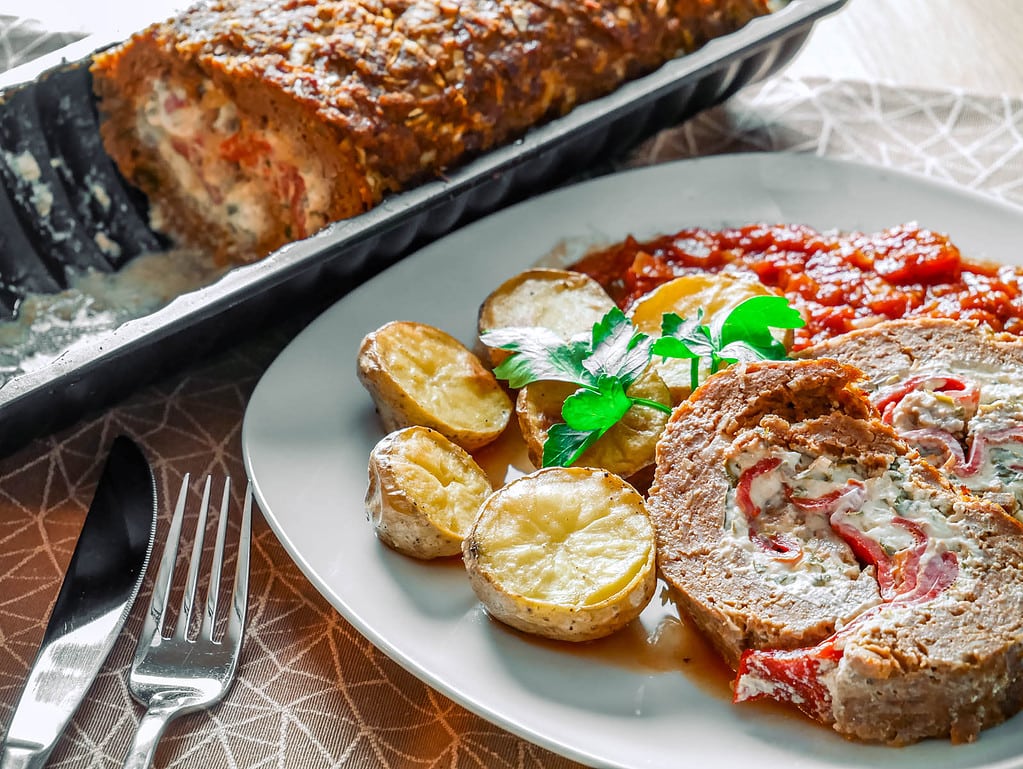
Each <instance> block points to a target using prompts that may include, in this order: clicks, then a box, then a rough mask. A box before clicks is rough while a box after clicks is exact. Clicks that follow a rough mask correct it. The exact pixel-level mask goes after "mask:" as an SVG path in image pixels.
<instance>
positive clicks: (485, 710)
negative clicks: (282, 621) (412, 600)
mask: <svg viewBox="0 0 1023 769" xmlns="http://www.w3.org/2000/svg"><path fill="white" fill-rule="evenodd" d="M793 162H794V163H796V164H800V165H802V164H806V165H808V166H814V165H818V166H819V167H823V168H830V169H843V170H844V171H845V172H854V173H866V174H868V175H874V176H875V177H876V178H877V179H878V180H883V181H881V182H880V183H885V184H888V183H894V184H896V185H898V184H902V183H908V184H910V185H920V186H921V187H922V188H928V187H929V188H932V189H934V190H936V191H937V192H939V194H942V195H951V196H953V197H955V198H960V199H962V200H969V201H972V202H974V203H979V204H981V205H983V206H984V207H987V208H992V209H996V210H999V211H1001V212H1002V213H1005V214H1008V215H1011V216H1013V217H1017V218H1019V219H1020V221H1021V223H1023V206H1018V205H1016V204H1014V203H1012V202H1009V201H1006V200H1004V199H1001V198H998V197H995V196H993V195H991V194H989V193H986V192H984V191H982V190H972V189H969V188H966V187H963V186H961V185H958V184H956V183H954V182H950V181H947V180H944V179H939V178H934V177H928V176H924V175H922V174H918V173H915V172H912V171H907V170H904V169H898V168H893V167H888V166H880V165H875V164H870V163H865V162H861V161H857V160H849V159H845V158H835V157H827V156H821V155H813V154H809V153H805V152H797V151H783V152H743V153H730V154H723V155H713V156H701V157H696V158H687V159H681V160H674V161H669V162H665V163H659V164H656V165H651V166H643V167H638V168H630V169H626V170H622V171H619V172H617V173H614V174H609V175H606V176H601V177H597V178H593V179H588V180H585V181H582V182H579V183H576V184H572V185H566V186H564V187H561V188H558V189H555V190H552V191H549V192H546V193H544V194H542V195H539V196H536V197H533V198H529V199H527V200H524V201H521V202H519V203H516V204H514V205H512V206H509V207H506V208H504V209H501V210H499V211H497V212H495V213H492V214H490V215H488V216H486V217H483V218H481V219H479V220H476V221H474V222H472V223H470V224H468V225H465V226H463V227H461V228H458V229H456V230H454V231H452V232H450V233H448V234H447V235H445V236H443V237H441V238H439V239H438V240H436V241H434V242H432V243H430V244H428V245H427V246H424V247H423V248H421V249H419V250H417V251H416V252H414V253H412V254H410V255H408V256H406V257H405V258H404V259H402V260H400V261H399V262H397V263H396V264H394V265H392V266H391V267H389V268H387V269H386V270H384V271H383V272H381V273H378V274H377V275H375V276H373V277H371V278H370V279H369V280H367V281H366V282H364V283H362V284H360V285H358V286H356V287H355V288H353V289H352V291H350V292H349V293H347V294H346V295H345V296H344V297H342V298H341V299H339V300H338V301H337V302H335V303H334V304H333V305H331V306H330V307H329V308H327V309H326V310H325V311H324V312H323V313H321V315H319V316H318V317H317V318H316V319H314V320H313V321H312V322H311V323H310V324H308V326H306V327H305V328H304V329H303V330H302V331H301V332H299V333H298V334H297V335H296V336H295V337H294V338H293V339H291V340H290V341H289V342H288V343H287V345H285V347H284V348H283V349H282V350H281V351H280V353H279V354H278V355H277V357H276V358H275V360H274V361H273V362H272V363H271V364H270V365H269V366H268V367H267V368H266V369H265V370H264V372H263V374H262V375H261V377H260V379H259V382H258V383H257V385H256V387H255V388H254V389H253V391H252V394H251V395H250V399H249V403H248V404H247V406H246V410H245V417H244V420H243V425H242V453H243V458H244V463H245V468H246V472H247V474H248V476H249V478H250V479H251V481H252V484H253V489H254V492H255V495H256V499H257V502H258V503H259V507H260V509H261V510H262V511H263V515H264V518H265V519H266V520H267V523H268V524H269V526H270V528H271V530H272V531H273V532H274V535H275V536H276V537H277V538H278V540H279V541H280V542H281V544H282V546H283V547H284V548H285V550H286V551H287V552H288V555H289V556H290V557H291V558H292V559H293V560H294V561H295V563H296V564H297V565H298V567H299V569H300V570H301V571H302V572H303V574H304V576H305V577H306V578H307V579H309V581H310V582H311V583H312V584H313V585H314V586H315V587H316V589H317V590H318V591H319V592H320V593H321V595H322V596H323V597H324V599H325V600H326V601H327V602H328V603H329V604H330V605H331V606H332V607H333V608H334V609H335V610H336V611H338V613H339V614H341V616H342V617H344V618H345V619H346V620H347V621H348V622H350V623H351V624H352V625H353V626H354V627H355V628H356V629H357V630H358V631H359V632H360V633H361V634H362V635H363V636H364V637H366V638H367V640H369V641H370V642H371V643H372V644H373V645H374V646H375V647H376V648H378V649H379V650H380V651H382V652H383V653H384V654H385V655H386V656H388V657H389V658H390V659H391V660H393V661H394V662H396V663H397V664H399V665H400V666H401V667H402V668H404V669H405V670H407V671H408V672H410V673H411V674H412V675H414V676H415V677H416V678H418V679H419V680H420V681H422V682H424V683H425V684H427V685H429V686H431V687H433V688H435V689H437V690H438V691H440V692H441V693H442V694H444V695H445V696H447V697H449V698H450V699H452V700H453V701H455V702H457V703H458V704H459V705H461V706H463V707H465V708H466V709H467V710H469V711H471V712H473V713H475V714H476V715H479V716H480V717H482V718H484V719H486V720H488V721H490V722H491V723H494V724H496V725H498V726H499V727H501V728H503V729H506V730H508V731H509V732H512V733H513V734H515V735H517V736H519V737H521V738H522V739H524V740H527V741H528V742H530V743H533V744H535V745H539V746H541V747H543V748H546V749H548V750H551V751H552V752H554V753H556V754H558V755H561V756H564V757H566V758H569V759H572V760H575V761H578V762H582V763H586V764H588V765H594V766H607V767H614V768H615V769H634V768H635V767H639V766H646V764H645V763H643V762H640V763H628V764H625V763H613V762H609V761H608V760H607V759H606V758H603V757H602V756H600V755H598V754H596V753H593V752H588V751H586V750H584V749H581V748H579V747H578V746H576V745H573V744H569V743H566V742H564V741H563V740H559V739H556V738H553V737H551V736H549V735H547V734H544V733H538V732H537V731H536V730H535V729H533V728H532V727H530V726H528V725H526V724H524V723H522V722H521V720H519V719H516V718H512V717H509V716H508V715H507V714H505V713H502V712H500V709H496V710H495V709H494V708H493V707H491V706H488V705H487V704H485V703H482V702H480V701H479V699H478V698H476V697H474V696H472V695H471V694H468V693H466V692H463V691H462V690H461V689H460V688H458V687H457V686H453V685H451V684H449V683H447V682H445V681H444V679H443V678H442V677H440V676H439V675H438V674H436V673H435V672H434V671H432V670H430V669H427V668H424V667H423V666H422V665H421V664H419V662H418V661H416V660H415V659H413V658H411V657H409V656H408V654H406V653H405V652H404V651H403V650H402V649H401V645H400V644H396V643H395V642H394V641H392V640H391V639H389V638H386V637H384V636H382V635H380V633H378V632H377V631H376V630H375V629H374V627H373V626H372V623H371V622H370V621H369V620H367V619H366V618H365V617H363V616H362V614H361V613H360V612H359V611H358V610H356V609H354V608H353V607H352V606H351V605H350V604H349V603H348V602H347V601H345V600H344V599H343V598H342V597H341V596H339V595H337V592H336V591H335V590H334V589H333V588H332V587H331V586H330V585H329V584H328V583H327V582H326V580H325V578H324V576H323V575H321V574H320V573H319V571H318V570H317V569H316V568H315V567H314V565H313V564H311V563H310V562H309V561H308V559H307V558H306V557H305V556H304V555H303V554H302V553H301V552H300V550H299V549H298V548H297V547H296V545H295V543H294V541H293V540H292V538H291V537H290V536H289V534H288V532H287V530H286V526H285V525H284V523H283V522H282V521H281V520H280V519H279V518H278V516H277V515H276V514H275V513H274V512H273V509H272V505H271V504H270V500H268V499H267V498H266V496H265V495H264V493H263V488H262V486H261V484H260V483H259V479H258V477H257V472H256V470H257V468H256V462H255V460H254V459H253V454H252V451H251V439H252V434H253V418H252V416H251V414H252V413H254V411H253V404H254V403H256V404H259V402H260V397H262V396H261V388H264V387H265V386H266V385H265V383H267V382H271V381H273V377H272V376H271V372H274V371H275V370H277V369H276V368H275V367H277V365H278V362H279V361H281V359H282V358H285V360H286V353H287V352H288V350H289V349H290V348H292V346H294V345H296V344H301V343H302V340H304V339H308V338H309V336H310V335H311V334H312V333H315V332H313V331H311V330H312V329H313V328H314V327H318V325H319V324H321V323H323V324H325V325H327V324H329V323H330V319H331V318H332V317H333V313H335V312H338V310H337V309H336V308H338V307H339V306H345V305H346V304H351V303H354V302H356V301H358V298H359V297H363V296H365V295H367V294H372V293H373V292H374V291H376V290H377V289H378V287H379V286H380V285H382V284H385V283H386V282H388V281H390V280H393V278H389V277H388V276H393V275H394V274H395V273H399V274H400V272H401V271H403V270H407V269H409V267H403V265H408V264H415V263H416V261H417V260H425V259H431V258H437V257H433V256H432V255H433V254H434V253H436V252H437V251H438V249H439V248H441V247H442V245H443V244H444V243H446V242H449V241H451V240H452V239H454V238H465V239H472V238H474V237H478V236H479V234H480V233H481V232H486V230H487V229H489V228H491V227H493V226H494V224H493V222H494V220H497V219H501V220H505V219H513V218H514V217H516V216H519V215H521V213H522V211H523V210H529V209H530V208H532V207H535V206H542V205H544V204H545V203H550V202H552V201H556V200H558V199H559V198H562V197H564V196H572V195H576V194H578V193H579V191H580V190H582V189H587V190H592V189H599V188H600V187H602V186H605V185H615V184H616V183H618V182H620V181H621V180H622V179H623V178H626V177H628V178H636V177H642V176H644V175H648V174H653V173H657V174H669V175H670V174H675V173H680V172H681V173H684V172H685V170H687V169H691V168H693V167H695V166H697V165H711V166H713V165H717V164H721V163H740V164H741V163H753V164H756V165H758V166H763V165H765V164H766V165H771V164H777V163H780V164H782V165H784V164H788V163H793ZM885 177H891V179H892V180H894V182H890V181H889V180H886V179H885ZM681 218H683V217H680V219H681ZM899 223H900V222H898V221H894V220H893V221H892V223H891V226H895V225H896V224H899ZM684 226H686V225H685V224H682V223H680V224H679V225H678V226H677V227H676V229H680V228H681V227H684ZM952 237H953V242H955V236H954V233H952ZM354 365H355V364H354V360H353V361H352V367H353V369H354ZM257 396H259V397H257ZM367 397H368V396H367ZM381 435H382V433H381ZM1010 720H1012V719H1010ZM814 728H821V727H819V726H815V727H814ZM987 731H990V730H987ZM985 733H986V732H985ZM939 742H940V741H939ZM865 747H868V748H869V746H865ZM882 750H883V751H889V750H891V749H890V748H882ZM884 754H885V753H884V752H882V753H881V754H880V755H884ZM977 766H983V767H985V769H1019V768H1020V767H1023V756H1020V757H1018V758H1010V759H1005V760H998V761H996V762H993V763H990V762H989V763H983V764H977Z"/></svg>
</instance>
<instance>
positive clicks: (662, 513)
mask: <svg viewBox="0 0 1023 769" xmlns="http://www.w3.org/2000/svg"><path fill="white" fill-rule="evenodd" d="M860 376H861V374H860V372H859V371H857V370H856V369H854V368H852V367H849V366H843V365H841V364H838V363H834V362H828V363H825V362H807V363H802V364H791V363H790V364H786V365H777V364H773V365H754V364H751V365H747V366H741V367H736V368H734V369H730V370H728V371H725V372H722V373H721V374H718V375H716V376H714V377H711V378H710V379H709V380H708V381H707V382H706V383H705V384H703V385H702V386H701V387H700V388H699V390H698V391H697V392H696V393H695V394H694V395H693V396H692V397H691V398H690V399H689V400H687V401H685V402H684V403H683V404H682V405H681V406H679V408H677V409H676V410H675V413H674V414H673V415H672V417H671V419H670V420H669V422H668V425H667V427H666V428H665V431H664V433H663V434H662V436H661V439H660V441H659V442H658V444H657V460H656V461H657V469H656V471H655V474H654V483H653V486H652V487H651V489H650V496H649V501H648V506H649V509H650V514H651V517H652V519H653V520H654V523H655V527H656V530H657V547H658V569H659V571H660V573H661V576H662V577H663V578H664V580H665V582H666V583H667V584H668V585H669V586H670V587H671V589H672V591H673V592H674V594H675V597H676V599H677V602H678V604H679V607H680V608H681V609H682V610H683V611H684V612H685V613H686V614H687V615H689V616H690V617H691V618H692V619H693V621H694V622H695V623H696V624H697V626H698V627H699V628H700V629H701V630H702V631H703V632H704V634H705V635H706V636H707V637H708V638H709V639H710V640H711V642H712V643H713V644H714V646H715V648H716V649H717V650H718V651H719V652H720V653H721V655H722V656H723V657H724V658H725V660H726V661H727V662H728V664H729V665H731V666H732V667H733V668H734V667H737V666H738V663H739V657H740V655H741V654H742V652H743V651H744V650H746V649H750V648H794V647H799V646H806V645H810V644H813V643H816V642H817V641H820V640H821V639H823V638H825V637H827V636H828V635H830V634H831V633H832V632H834V630H835V626H836V623H837V622H840V621H842V620H848V619H850V618H851V617H852V616H854V614H855V613H856V612H858V611H859V610H860V609H862V607H863V606H864V605H871V604H874V603H877V602H878V600H879V598H878V593H877V587H876V585H875V584H874V583H873V581H872V580H869V579H863V580H859V579H852V580H849V581H848V582H847V583H846V584H844V585H843V586H842V587H841V588H840V589H839V590H838V591H837V592H836V593H835V594H834V595H829V596H822V598H827V599H829V600H828V601H827V602H825V603H821V602H815V601H813V600H811V599H800V598H798V597H795V596H791V595H790V596H779V595H777V594H776V593H775V592H774V591H772V590H771V589H770V588H769V587H768V586H767V585H765V584H764V583H763V582H762V581H761V580H759V579H756V578H754V577H753V575H751V574H750V572H749V571H748V570H747V569H746V568H745V567H746V566H747V565H748V558H747V556H746V554H745V553H744V552H742V551H730V552H729V551H722V550H721V549H719V548H718V545H719V544H720V542H721V539H722V521H723V520H724V517H725V505H726V495H727V493H728V490H729V488H730V487H731V485H732V480H731V479H729V478H728V476H727V474H726V473H725V471H724V458H723V456H722V451H723V449H724V447H725V446H727V445H728V444H730V443H731V442H732V441H733V440H735V439H736V438H737V437H738V436H739V435H740V434H741V433H743V432H744V431H747V430H750V429H751V428H756V427H758V426H759V425H760V424H761V423H762V422H763V421H764V420H765V419H772V418H773V419H775V420H780V421H782V422H791V423H796V422H803V421H805V420H813V419H815V418H819V417H825V416H829V415H831V414H834V413H835V412H841V413H843V414H845V415H846V416H847V417H850V418H852V419H856V418H866V417H869V416H872V415H873V414H874V413H876V412H874V411H873V409H872V408H871V406H870V404H869V403H867V402H866V401H865V400H864V398H863V396H862V394H861V393H860V392H859V391H857V390H856V389H854V383H855V382H856V381H857V380H858V379H859V378H860ZM883 437H884V438H886V439H888V438H890V437H891V435H890V431H887V432H884V433H883ZM867 440H869V437H868V438H867ZM888 447H889V446H888V444H885V445H884V446H881V447H880V448H881V449H885V448H888ZM847 561H848V563H849V564H850V565H852V566H853V567H854V569H853V570H854V571H855V573H856V574H857V575H858V574H859V567H858V565H856V562H855V559H854V558H852V554H851V553H848V554H847Z"/></svg>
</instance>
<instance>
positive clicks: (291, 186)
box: [92, 0, 768, 259]
mask: <svg viewBox="0 0 1023 769" xmlns="http://www.w3.org/2000/svg"><path fill="white" fill-rule="evenodd" d="M767 10H768V4H767V2H766V0H660V1H659V2H652V1H651V0H588V1H587V2H585V3H583V2H578V0H548V1H546V2H531V1H530V0H444V2H437V1H436V0H333V1H331V0H299V1H298V2H289V3H273V2H269V0H215V1H213V2H206V3H201V4H199V5H196V6H195V7H193V8H191V9H190V10H188V11H186V12H184V13H182V14H181V15H179V16H177V17H176V18H174V19H171V20H169V21H167V22H165V23H161V24H157V25H154V26H152V27H150V28H149V29H147V30H145V31H143V32H141V33H139V34H137V35H135V36H134V37H132V38H131V39H130V40H129V41H127V42H126V43H125V44H123V45H121V46H118V47H115V48H113V49H110V50H108V51H104V52H102V53H100V54H98V55H97V56H96V57H95V62H94V66H93V68H92V71H93V76H94V79H95V88H96V92H97V94H98V95H99V97H100V109H101V112H102V114H103V115H104V118H105V119H104V122H103V125H102V133H103V140H104V143H105V146H106V148H107V151H108V152H109V153H110V155H111V156H112V157H113V158H114V159H115V160H116V162H117V164H118V166H119V168H120V169H121V171H122V173H123V174H124V175H125V176H126V177H127V178H128V179H129V180H130V181H132V182H133V183H135V184H136V185H138V186H139V187H141V188H142V190H143V191H144V192H145V193H146V194H147V195H148V196H149V198H150V200H151V201H152V202H153V204H154V205H155V210H156V213H157V214H158V216H159V217H162V227H163V228H164V229H165V230H167V231H169V232H170V233H172V234H173V235H175V236H177V237H178V238H180V239H182V240H183V241H185V242H186V243H191V244H197V245H200V246H204V247H206V248H209V249H211V250H214V251H216V252H218V253H220V254H221V255H224V256H230V257H232V258H236V259H254V258H256V257H258V256H261V255H263V254H265V253H267V252H268V251H270V250H272V249H274V248H276V247H278V246H280V245H281V244H283V243H285V242H288V241H291V240H294V239H297V238H301V237H304V236H306V235H309V234H310V233H312V232H315V231H316V230H318V229H319V228H321V227H323V226H324V225H325V224H326V223H328V222H331V221H334V220H337V219H341V218H345V217H349V216H352V215H354V214H358V213H361V212H363V211H365V210H367V209H368V208H369V207H371V206H372V205H374V204H376V203H377V202H379V201H380V199H381V198H382V197H383V196H384V195H385V194H386V193H388V192H393V191H395V190H399V189H402V188H403V187H405V186H406V185H408V184H411V183H414V182H416V181H418V180H421V179H425V178H430V177H436V176H438V175H439V174H441V173H442V172H443V171H444V170H445V169H446V168H449V167H451V166H452V165H453V164H456V163H458V162H461V161H462V160H464V159H466V158H468V157H470V156H471V155H473V154H474V153H478V152H480V151H483V150H486V149H488V148H491V147H494V146H496V145H498V144H501V143H504V142H506V141H508V140H510V139H513V138H515V137H516V136H518V135H520V134H521V133H523V132H524V131H525V130H526V129H527V128H529V127H530V126H533V125H536V124H537V123H538V122H540V121H542V120H544V119H547V118H551V117H555V116H557V115H560V114H563V113H565V112H567V111H569V110H570V109H571V108H572V107H573V106H574V105H576V104H579V103H582V102H584V101H586V100H589V99H593V98H595V97H597V96H601V95H603V94H606V93H608V92H610V91H612V90H613V89H615V88H616V87H617V86H618V85H620V84H621V83H622V82H624V81H625V80H628V79H630V78H633V77H636V76H637V75H640V74H643V73H646V72H649V71H652V70H653V69H655V68H656V67H659V66H660V65H661V64H663V63H664V62H665V61H667V60H668V59H670V58H672V57H674V56H677V55H678V54H680V53H684V52H686V51H691V50H693V49H694V48H696V47H698V46H700V45H702V44H703V43H704V42H706V41H707V40H709V39H710V38H712V37H715V36H718V35H721V34H724V33H726V32H729V31H732V30H734V29H737V28H738V27H739V26H741V25H743V24H745V23H746V22H747V21H749V20H750V19H751V18H752V17H754V16H756V15H760V14H763V13H766V12H767Z"/></svg>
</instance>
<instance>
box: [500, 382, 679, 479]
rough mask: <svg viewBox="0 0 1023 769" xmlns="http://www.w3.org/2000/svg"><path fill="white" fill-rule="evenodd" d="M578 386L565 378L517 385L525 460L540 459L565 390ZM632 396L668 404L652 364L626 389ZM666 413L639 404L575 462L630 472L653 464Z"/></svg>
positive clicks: (568, 392) (558, 415) (535, 462)
mask: <svg viewBox="0 0 1023 769" xmlns="http://www.w3.org/2000/svg"><path fill="white" fill-rule="evenodd" d="M577 389H579V388H578V387H577V386H576V385H574V384H570V383H567V382H533V383H531V384H528V385H526V386H525V387H523V388H522V389H521V390H519V394H518V398H517V399H516V401H515V412H516V416H517V418H518V422H519V430H521V432H522V437H523V438H524V439H525V441H526V449H527V451H528V454H529V461H530V462H532V463H533V466H534V467H540V466H541V465H542V464H543V444H544V442H545V441H546V440H547V432H548V431H549V430H550V429H551V425H554V424H556V423H558V422H562V421H564V420H563V419H562V418H561V407H562V405H563V404H564V402H565V399H566V398H568V396H569V395H571V394H572V393H574V392H575V391H576V390H577ZM626 392H627V393H628V394H629V395H631V396H632V397H634V398H646V399H648V400H652V401H658V402H659V403H664V404H665V405H670V404H671V394H670V393H669V391H668V387H667V386H666V385H665V384H664V382H663V381H661V377H660V375H659V374H658V373H657V371H656V370H655V369H654V368H653V367H652V366H651V367H648V368H647V370H646V371H645V372H643V374H642V376H640V377H639V379H637V380H636V381H635V382H633V383H632V385H631V386H630V387H629V389H628V390H627V391H626ZM669 416H670V415H669V414H666V413H664V412H663V411H658V410H657V409H654V408H650V407H649V406H642V405H637V406H633V407H632V408H630V409H629V410H628V411H627V412H626V413H625V416H623V417H622V418H621V420H620V421H619V422H618V423H617V424H615V425H614V426H613V427H612V428H611V429H610V430H608V431H607V432H606V433H605V434H604V435H603V436H602V437H601V438H600V440H598V441H597V442H596V443H594V444H593V445H592V446H590V447H589V448H588V449H586V451H585V452H583V455H582V456H581V457H580V458H579V460H578V462H577V463H576V464H578V465H580V466H586V467H600V468H603V469H605V470H610V471H611V472H612V473H617V474H618V475H621V476H623V477H628V476H630V475H633V474H634V473H637V472H639V471H640V470H642V469H643V468H645V467H647V466H649V465H651V464H653V462H654V450H655V449H656V448H657V439H658V438H659V437H660V435H661V432H663V430H664V426H665V425H666V424H667V423H668V417H669Z"/></svg>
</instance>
